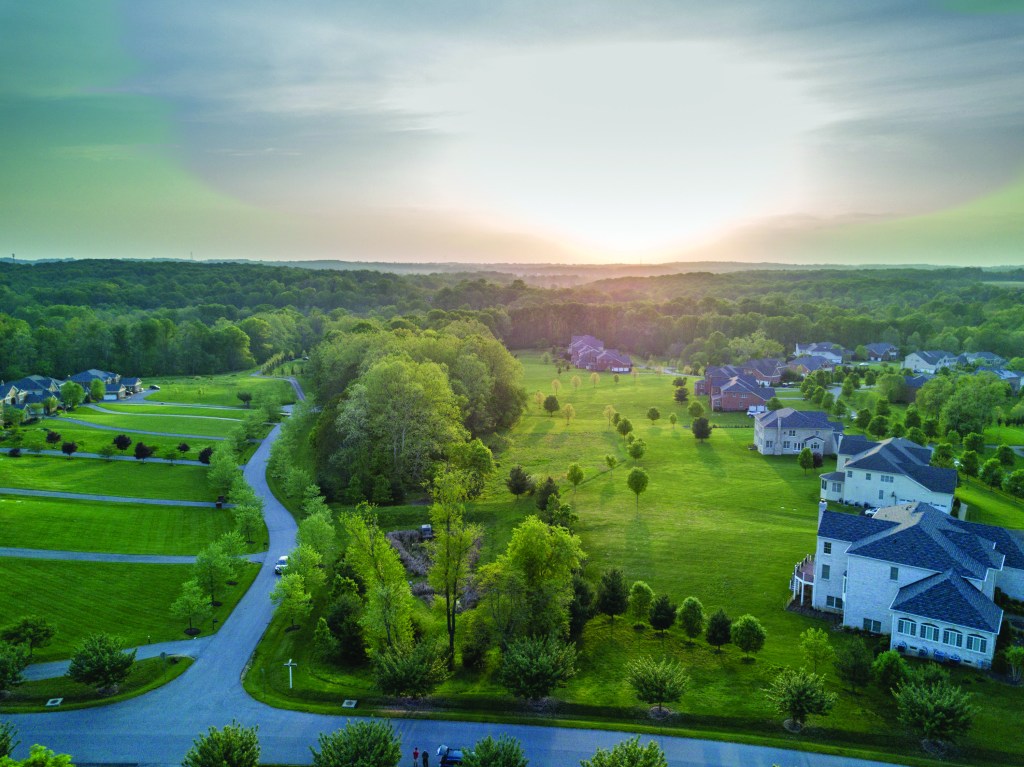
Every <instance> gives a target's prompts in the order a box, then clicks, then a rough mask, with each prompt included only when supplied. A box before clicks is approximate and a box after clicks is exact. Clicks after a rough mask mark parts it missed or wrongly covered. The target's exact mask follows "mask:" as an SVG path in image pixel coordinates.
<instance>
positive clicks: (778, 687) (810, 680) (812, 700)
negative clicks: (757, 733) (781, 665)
mask: <svg viewBox="0 0 1024 767" xmlns="http://www.w3.org/2000/svg"><path fill="white" fill-rule="evenodd" d="M765 695H766V696H767V697H768V700H770V701H771V702H772V703H774V704H775V707H776V708H777V709H778V710H779V711H781V712H782V713H784V714H788V715H789V718H790V720H791V721H792V722H793V724H794V725H795V727H796V728H797V729H799V728H802V727H803V725H804V722H805V721H807V717H808V716H809V715H811V714H818V715H819V716H821V715H824V714H827V713H828V712H829V711H830V710H831V709H832V706H834V705H835V702H836V695H835V693H831V692H828V691H826V690H825V682H824V680H822V678H821V677H820V676H818V675H817V674H812V673H810V672H809V671H806V670H804V669H799V670H796V671H794V670H793V669H788V668H787V669H783V670H782V672H781V673H780V674H779V675H778V676H777V677H775V679H774V680H773V681H772V684H771V687H769V688H768V689H767V690H765Z"/></svg>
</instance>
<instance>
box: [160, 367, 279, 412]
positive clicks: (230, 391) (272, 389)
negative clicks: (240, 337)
mask: <svg viewBox="0 0 1024 767" xmlns="http://www.w3.org/2000/svg"><path fill="white" fill-rule="evenodd" d="M154 383H155V384H157V385H158V386H159V387H160V391H158V392H154V393H153V394H151V395H150V398H151V399H153V400H156V401H159V402H179V403H184V404H188V405H227V406H231V407H234V406H237V405H240V404H241V401H240V400H239V399H238V397H237V396H236V394H237V393H238V392H240V391H245V392H249V393H250V394H253V395H254V396H255V395H256V394H257V393H258V392H263V391H265V392H267V394H268V395H272V396H274V397H276V398H277V399H278V400H279V401H280V402H281V403H282V404H285V405H287V404H291V403H293V402H295V392H294V390H293V389H292V387H291V385H290V384H289V383H288V382H287V381H279V380H275V379H272V378H258V377H254V376H251V375H249V373H226V374H224V375H217V376H181V377H177V378H153V379H148V378H147V379H146V385H147V386H149V385H150V384H154Z"/></svg>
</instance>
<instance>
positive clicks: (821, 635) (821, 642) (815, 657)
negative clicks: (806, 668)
mask: <svg viewBox="0 0 1024 767" xmlns="http://www.w3.org/2000/svg"><path fill="white" fill-rule="evenodd" d="M800 651H801V652H802V653H803V655H804V660H805V661H807V662H808V663H810V664H811V671H812V672H814V673H815V674H817V673H818V665H819V664H824V663H826V662H827V661H830V660H832V658H834V657H835V655H836V652H835V650H833V649H832V643H831V642H829V639H828V632H827V631H825V629H813V628H812V629H807V630H806V631H804V632H803V633H802V634H801V635H800Z"/></svg>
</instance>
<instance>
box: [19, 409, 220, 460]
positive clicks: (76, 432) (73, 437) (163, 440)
mask: <svg viewBox="0 0 1024 767" xmlns="http://www.w3.org/2000/svg"><path fill="white" fill-rule="evenodd" d="M79 412H84V409H82V408H79V410H77V411H75V414H72V416H71V417H72V418H77V417H78V416H77V413H79ZM33 430H36V431H37V432H38V434H39V436H41V437H42V438H43V439H45V437H46V432H47V431H55V432H57V433H58V434H60V436H61V440H60V442H57V443H55V444H52V445H51V444H46V443H44V444H43V448H44V449H47V450H60V446H61V443H63V442H74V443H75V444H76V445H78V450H79V452H82V453H98V452H99V451H100V449H101V448H102V447H103V446H104V445H113V443H114V437H116V436H117V434H118V432H116V431H108V430H107V429H96V428H93V427H92V426H89V425H86V424H80V423H71V422H70V421H68V420H66V419H63V418H47V419H44V420H43V421H41V422H40V423H37V424H31V425H30V426H26V427H25V428H24V429H23V430H22V431H23V432H24V434H25V436H29V435H31V434H32V433H33ZM128 436H129V437H130V438H131V440H132V443H133V444H132V445H130V446H129V447H128V449H127V450H125V451H124V452H123V453H122V452H121V451H120V450H117V451H116V452H115V455H126V456H128V457H132V456H133V455H134V452H133V451H134V449H135V445H134V443H135V442H143V443H145V444H146V445H149V446H150V447H155V448H156V452H155V453H154V454H153V457H154V458H162V457H163V455H164V452H165V451H166V450H168V449H170V448H173V449H174V450H175V453H176V454H177V455H178V456H179V457H181V458H184V459H185V460H190V461H194V460H196V459H197V457H198V455H199V451H200V450H202V449H203V448H206V447H215V446H216V445H217V442H218V441H219V440H214V439H210V438H209V437H200V438H199V439H182V438H181V437H157V436H153V435H150V434H128ZM182 442H185V443H186V444H188V446H189V450H188V452H186V453H180V452H179V451H178V450H177V447H178V445H180V444H181V443H182ZM9 446H10V442H9V441H8V442H0V447H9ZM21 450H22V453H25V454H28V451H27V450H26V449H25V447H24V444H23V445H22V449H21Z"/></svg>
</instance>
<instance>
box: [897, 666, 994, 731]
mask: <svg viewBox="0 0 1024 767" xmlns="http://www.w3.org/2000/svg"><path fill="white" fill-rule="evenodd" d="M895 698H896V706H897V710H898V712H899V713H898V716H899V720H900V724H902V725H903V726H904V727H907V728H908V729H910V730H913V731H915V732H916V733H918V734H919V735H920V736H921V737H922V738H924V739H926V740H930V741H940V742H947V743H953V742H956V741H957V740H960V739H961V738H962V737H964V736H965V735H966V734H967V733H968V732H969V731H970V729H971V724H972V723H973V720H974V715H975V713H976V712H977V709H975V707H974V706H972V705H971V696H970V695H969V694H968V693H965V692H964V691H963V689H961V688H960V687H957V686H955V685H953V684H951V683H950V682H949V681H948V680H944V681H938V682H935V683H932V684H923V683H921V682H919V681H917V680H916V679H914V678H913V677H912V678H911V680H910V681H909V682H908V683H907V684H904V685H903V686H902V687H901V688H900V689H899V690H897V691H896V693H895Z"/></svg>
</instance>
